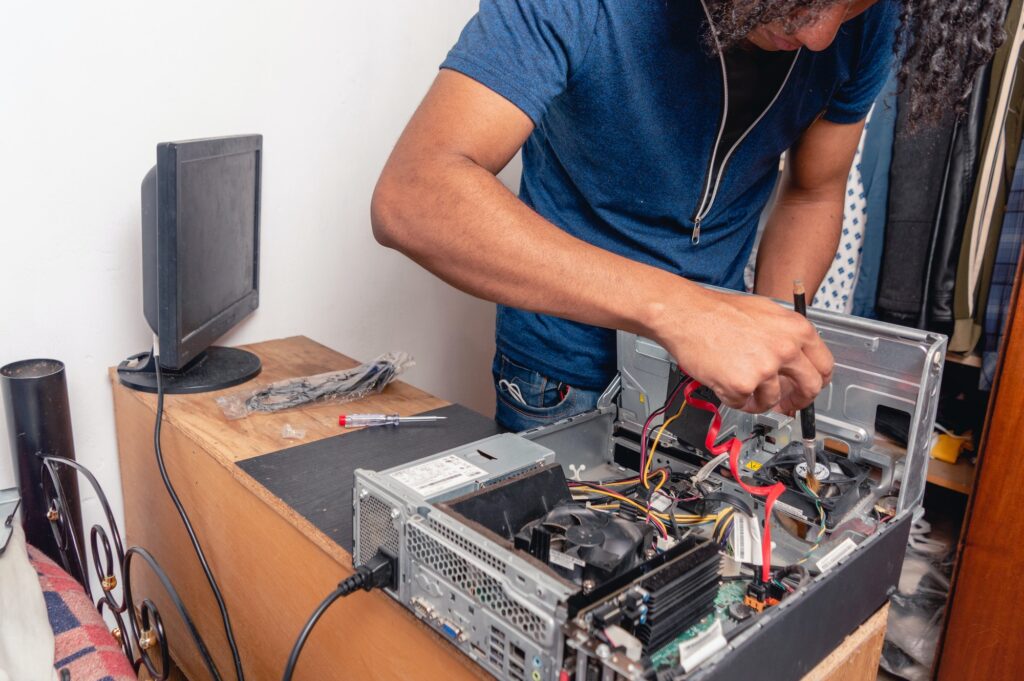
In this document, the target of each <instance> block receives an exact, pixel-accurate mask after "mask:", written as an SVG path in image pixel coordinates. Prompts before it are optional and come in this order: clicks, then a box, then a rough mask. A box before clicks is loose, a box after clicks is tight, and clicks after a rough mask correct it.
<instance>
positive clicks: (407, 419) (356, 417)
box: [338, 414, 448, 428]
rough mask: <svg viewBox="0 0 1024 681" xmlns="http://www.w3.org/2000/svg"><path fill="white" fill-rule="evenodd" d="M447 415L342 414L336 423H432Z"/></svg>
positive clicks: (349, 426)
mask: <svg viewBox="0 0 1024 681" xmlns="http://www.w3.org/2000/svg"><path fill="white" fill-rule="evenodd" d="M446 418H448V417H447V416H399V415H398V414H342V415H341V416H339V417H338V425H339V426H342V427H344V428H361V427H363V426H397V425H399V424H402V423H432V422H434V421H444V420H445V419H446Z"/></svg>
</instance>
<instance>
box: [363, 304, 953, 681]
mask: <svg viewBox="0 0 1024 681" xmlns="http://www.w3.org/2000/svg"><path fill="white" fill-rule="evenodd" d="M812 319H813V321H814V322H815V324H816V325H817V327H818V328H819V331H820V333H821V335H822V337H823V338H824V340H825V341H826V343H827V344H828V345H829V347H830V349H831V350H832V352H833V355H834V356H835V358H836V368H835V372H834V375H833V380H832V383H831V385H830V386H829V387H828V389H827V390H826V391H825V392H823V393H822V395H821V396H820V397H819V398H818V400H817V402H816V407H817V411H818V414H819V419H818V424H819V426H818V429H819V435H823V436H824V437H826V438H830V439H832V440H834V441H836V442H838V443H840V445H841V446H842V448H843V452H844V455H846V456H848V457H849V458H850V459H851V460H852V461H856V462H860V463H861V464H863V465H868V466H870V467H871V469H872V479H871V482H870V489H869V491H870V494H869V496H868V497H867V498H866V499H865V501H864V502H863V503H862V504H860V505H859V507H858V508H855V509H853V510H851V511H850V512H849V513H848V514H847V516H846V517H844V518H843V519H841V520H842V521H843V523H844V524H843V525H842V526H843V527H848V526H852V527H854V528H855V529H856V528H858V527H860V526H858V525H857V522H862V523H863V522H864V519H865V518H866V517H867V516H868V514H869V513H870V511H871V509H872V508H873V505H874V504H875V503H876V502H877V501H878V500H879V499H882V498H883V497H888V498H891V499H893V500H894V502H893V505H894V507H895V512H896V516H895V517H894V518H893V519H892V520H891V521H889V522H887V523H885V524H880V523H879V524H877V525H876V526H875V528H874V529H873V530H872V531H870V532H867V531H865V532H864V533H858V532H857V531H851V530H850V529H846V530H844V531H841V532H839V533H833V534H832V535H831V536H830V537H829V540H828V542H827V543H826V544H825V545H823V546H822V547H821V551H820V553H819V554H818V561H820V562H821V563H822V567H820V568H818V567H817V566H816V565H814V564H813V563H812V574H814V575H815V577H814V579H813V581H812V582H811V584H810V585H809V586H807V587H806V588H804V589H803V590H802V591H801V592H800V593H798V594H797V596H796V597H793V598H788V599H786V600H784V601H783V602H782V603H780V604H779V605H777V606H775V607H773V608H770V609H768V610H766V611H765V612H764V613H763V614H762V615H760V616H759V617H758V619H757V622H756V624H754V626H749V627H747V628H746V629H745V630H744V631H742V633H740V634H739V635H737V636H735V637H734V638H732V639H731V640H730V641H729V644H728V645H727V646H725V647H723V648H722V649H721V650H718V651H717V653H716V654H714V655H713V656H712V657H711V658H710V659H708V660H707V661H705V662H704V663H703V664H701V665H700V666H699V667H698V668H696V669H692V670H690V672H689V674H684V672H683V671H682V670H681V669H680V670H675V671H670V672H665V671H662V672H661V674H660V675H656V676H657V678H676V677H685V678H694V679H733V678H743V675H751V676H753V675H757V676H758V677H762V678H763V677H765V673H766V670H770V671H771V673H770V674H769V677H770V678H773V679H788V678H799V677H800V676H801V675H802V674H804V673H806V672H807V671H808V670H810V669H811V668H812V667H813V666H814V665H815V664H816V663H817V662H819V661H820V660H821V659H823V658H824V657H825V656H826V655H827V654H828V653H829V652H830V651H831V650H832V649H833V648H834V647H835V646H836V645H838V643H839V642H840V641H841V640H842V639H843V638H844V637H845V636H846V635H848V634H849V633H850V632H851V631H852V630H853V629H855V628H856V627H857V626H858V625H859V624H860V623H862V622H863V621H865V620H866V619H867V618H868V617H869V616H870V615H871V614H872V613H873V612H874V611H875V610H877V609H878V608H879V607H880V606H881V605H883V604H884V603H885V602H886V600H887V598H888V596H889V595H890V594H891V593H892V591H893V589H894V588H895V585H896V583H897V581H898V578H899V572H900V569H901V566H902V561H903V554H904V550H905V545H906V540H907V535H908V532H909V527H910V522H911V514H912V512H913V509H914V508H915V507H917V506H918V505H920V502H921V498H922V496H923V493H924V486H925V473H926V464H927V457H928V445H929V442H930V437H931V432H932V429H933V425H934V418H935V408H936V403H937V394H938V386H939V382H940V380H941V370H942V366H943V359H944V352H945V338H944V337H941V336H938V335H934V334H927V333H923V332H920V331H916V330H912V329H905V328H902V327H896V326H892V325H888V324H882V323H878V322H872V321H868V320H862V319H857V318H847V317H841V316H838V315H831V314H828V313H812ZM618 348H619V370H620V373H619V378H620V380H621V391H620V392H619V393H618V395H617V397H616V398H615V399H614V401H613V400H611V399H605V400H604V401H603V403H602V404H600V405H599V406H598V408H597V409H596V410H595V411H593V412H589V413H587V414H584V415H580V416H577V417H573V418H571V419H567V420H566V421H562V422H559V423H556V424H553V425H552V426H549V427H545V428H540V429H536V430H533V431H527V432H525V433H521V434H519V435H511V434H509V435H500V436H495V437H493V438H488V439H486V440H482V441H479V442H474V443H470V444H468V445H466V446H463V447H459V448H456V449H454V450H450V451H448V452H442V453H439V454H437V455H434V456H432V457H428V458H427V459H424V460H421V461H417V462H414V463H412V464H408V465H404V466H399V467H396V468H394V469H390V470H387V471H382V472H372V471H366V470H358V471H356V477H355V490H354V492H355V493H354V505H355V522H354V540H355V551H354V553H353V555H354V561H355V562H356V564H360V563H363V562H365V561H367V560H369V558H370V557H372V556H373V555H374V553H375V552H376V551H377V550H378V549H384V550H386V551H387V552H389V553H391V554H392V555H394V556H396V557H397V559H398V580H397V588H396V589H395V590H394V591H392V592H390V593H391V595H392V596H393V597H394V598H395V599H396V600H398V601H399V602H401V603H402V604H403V605H405V606H406V607H407V608H409V609H410V610H411V611H412V612H413V613H414V614H415V615H416V616H417V617H419V618H420V619H422V620H423V621H425V622H427V623H428V624H430V625H431V626H433V627H434V628H435V629H436V630H437V631H438V632H439V633H440V634H441V635H442V636H444V637H446V638H447V639H448V640H449V641H450V642H451V643H452V644H453V645H455V646H457V647H458V648H459V649H460V650H461V651H462V652H463V653H465V654H466V655H468V656H469V657H470V658H472V659H473V660H474V661H476V663H477V664H479V665H480V666H481V667H482V668H483V669H484V670H486V671H487V672H489V673H490V674H492V675H494V676H496V677H498V678H502V679H505V678H509V679H531V680H533V681H536V680H539V679H545V680H552V681H554V680H559V681H562V680H564V679H574V681H582V680H583V679H584V678H586V679H589V678H599V679H619V678H626V679H642V678H653V676H652V674H653V672H652V671H651V670H650V669H649V668H645V666H644V664H643V663H642V662H638V661H636V660H632V659H626V658H625V657H623V656H622V655H619V654H615V653H609V651H608V649H607V646H604V647H603V648H602V647H601V646H600V644H599V642H597V641H596V640H587V639H586V637H585V636H583V635H582V634H581V633H580V627H579V626H577V625H578V624H580V622H579V620H577V621H575V622H574V620H573V617H574V616H575V615H576V614H577V613H576V612H574V608H573V607H572V605H571V604H572V602H573V600H574V599H576V600H578V598H579V594H580V588H579V587H578V586H577V585H575V584H573V583H572V582H569V581H567V580H565V579H562V578H561V577H559V576H558V575H557V574H555V573H553V572H552V571H551V570H547V569H544V566H542V565H538V563H537V561H536V560H534V559H533V558H532V557H531V556H529V555H528V554H525V553H524V552H521V551H517V550H515V549H513V548H512V546H511V545H510V543H509V542H508V541H505V540H503V539H502V538H501V537H499V536H497V535H495V534H494V533H493V532H490V531H488V530H487V529H486V528H483V527H480V526H479V525H476V524H475V523H471V522H468V521H466V520H464V519H461V518H460V517H459V516H458V515H457V514H454V513H452V512H450V511H449V510H446V509H445V505H444V502H445V501H447V500H450V499H452V498H454V497H458V496H459V495H462V494H464V493H466V492H469V491H472V490H474V489H480V488H481V487H486V486H489V485H495V484H498V483H500V482H502V481H504V480H508V479H509V478H510V477H513V476H516V475H519V474H521V473H523V472H524V471H527V470H530V469H531V468H534V467H536V466H542V465H544V464H549V463H551V462H553V461H554V462H557V463H559V464H561V465H562V467H563V469H564V471H565V475H566V477H567V478H576V479H588V478H589V479H597V478H603V477H606V476H608V475H614V474H616V472H618V473H621V472H622V471H623V470H624V469H625V470H627V471H628V469H629V466H628V464H629V461H630V449H631V448H632V449H636V445H635V439H636V438H635V437H631V435H635V434H636V433H637V432H638V431H639V428H640V427H641V424H642V422H643V421H644V420H645V419H646V416H647V414H648V413H649V412H648V410H651V409H654V408H656V406H658V405H660V404H661V403H663V402H664V401H665V398H666V396H667V393H668V390H669V389H670V387H671V381H672V378H673V376H674V375H675V373H674V372H676V371H677V368H676V367H675V366H674V364H673V363H672V361H671V359H670V358H669V357H668V355H667V353H665V351H664V350H663V349H661V348H660V347H659V346H657V344H655V343H653V342H651V341H648V340H646V339H643V338H639V337H637V336H634V335H631V334H627V333H620V334H619V336H618ZM880 406H881V407H886V408H891V409H897V410H899V411H902V412H904V413H906V414H907V415H909V418H910V421H909V438H908V446H907V447H906V449H905V450H903V449H900V448H896V447H893V446H892V445H891V443H888V442H886V441H884V438H881V437H879V436H878V434H877V433H876V430H875V420H876V414H877V411H878V408H879V407H880ZM723 416H724V419H725V426H724V427H723V432H730V433H733V434H736V435H738V436H740V437H741V438H744V437H748V436H749V434H750V433H752V432H755V428H757V429H759V431H758V432H761V433H762V434H763V433H765V432H768V433H771V435H772V437H771V439H772V441H773V443H772V445H771V446H769V445H767V444H766V443H765V442H764V439H763V438H762V439H761V441H762V446H760V447H756V446H752V445H748V446H746V447H745V449H744V456H743V460H744V461H745V462H747V463H749V462H750V461H754V462H757V461H758V460H759V459H764V458H766V457H770V456H771V455H772V453H773V451H775V450H777V449H779V448H781V447H783V446H784V445H785V443H786V442H788V441H791V440H797V439H799V436H800V434H799V425H798V423H797V422H794V421H792V420H789V419H786V418H783V417H779V416H777V415H765V416H751V415H747V414H742V413H738V412H732V411H730V410H728V409H723ZM693 449H694V448H693V447H692V446H691V443H687V442H684V441H682V440H681V439H680V438H676V437H674V436H673V435H672V434H670V433H666V435H665V443H664V446H663V447H659V450H658V456H657V457H656V465H666V466H669V467H670V468H672V469H673V470H676V469H677V467H681V468H682V469H684V470H688V468H687V467H688V466H689V464H688V463H687V461H686V455H687V454H688V453H689V454H692V453H693V452H692V450H693ZM716 481H717V483H718V484H720V485H722V486H723V487H726V488H728V487H729V486H730V485H732V486H734V484H733V483H732V482H731V481H730V480H726V479H720V478H717V477H716ZM757 510H758V511H760V510H761V509H760V507H758V509H757ZM777 536H778V541H777V546H776V549H775V553H776V554H777V555H779V556H780V561H781V562H782V563H785V562H786V561H787V560H794V559H795V557H796V556H799V555H800V551H801V550H802V549H801V546H800V545H799V543H798V542H795V541H792V540H790V539H789V538H788V537H787V535H786V534H785V533H783V532H779V533H778V535H777ZM826 556H830V557H831V558H829V559H828V561H829V564H828V566H827V567H825V565H824V564H825V559H824V557H826ZM569 660H571V661H572V663H571V664H569V662H568V661H569Z"/></svg>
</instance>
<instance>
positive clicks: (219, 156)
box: [118, 135, 263, 393]
mask: <svg viewBox="0 0 1024 681" xmlns="http://www.w3.org/2000/svg"><path fill="white" fill-rule="evenodd" d="M262 151H263V137H262V136H261V135H240V136H236V137H218V138H210V139H201V140H189V141H185V142H165V143H162V144H159V145H157V149H156V158H157V163H156V165H155V166H154V167H153V168H152V169H151V170H150V171H149V172H148V173H147V174H146V177H145V179H143V181H142V282H143V310H144V313H145V317H146V321H147V322H149V326H150V328H152V329H153V333H154V334H156V336H157V338H158V350H159V353H158V354H159V362H160V369H161V378H162V379H163V388H164V390H165V392H167V393H191V392H205V391H208V390H218V389H221V388H227V387H230V386H233V385H237V384H239V383H242V382H243V381H246V380H248V379H249V378H252V377H253V376H255V375H256V374H258V373H259V371H260V361H259V358H257V357H256V356H255V355H254V354H252V353H250V352H246V351H244V350H238V349H234V348H222V347H216V346H214V345H213V343H214V342H215V341H216V340H217V339H218V338H220V337H221V336H222V335H224V334H225V333H227V332H228V331H229V330H230V329H231V328H232V327H234V326H235V325H236V324H238V323H239V322H240V321H241V320H242V319H243V318H244V317H246V316H247V315H249V314H251V313H252V312H253V311H254V310H255V309H256V307H257V306H258V305H259V232H260V175H261V169H262V161H263V158H262ZM118 376H119V378H120V380H121V382H122V383H123V384H125V385H127V386H129V387H131V388H135V389H137V390H144V391H147V392H154V391H155V390H156V373H155V364H154V358H153V357H152V353H149V352H144V353H139V354H137V355H133V356H132V357H130V358H128V359H127V360H125V361H124V362H122V363H121V365H120V366H119V367H118Z"/></svg>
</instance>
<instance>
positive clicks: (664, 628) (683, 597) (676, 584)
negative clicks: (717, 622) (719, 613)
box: [634, 541, 721, 653]
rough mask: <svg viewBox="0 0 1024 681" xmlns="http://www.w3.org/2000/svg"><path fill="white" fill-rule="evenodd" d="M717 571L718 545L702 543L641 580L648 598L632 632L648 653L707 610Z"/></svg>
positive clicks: (683, 629) (716, 592)
mask: <svg viewBox="0 0 1024 681" xmlns="http://www.w3.org/2000/svg"><path fill="white" fill-rule="evenodd" d="M720 570H721V565H720V559H719V555H718V547H717V546H715V544H714V543H713V542H710V541H708V542H705V543H703V544H701V545H699V546H697V547H695V548H694V549H693V550H692V551H690V552H689V553H687V554H685V555H683V556H680V558H679V559H678V560H676V561H673V562H672V563H670V564H668V565H666V566H665V568H664V569H662V570H658V571H657V572H655V573H654V574H652V575H651V576H650V577H648V578H647V579H644V580H643V582H642V583H641V586H643V588H644V589H646V590H647V591H648V592H649V593H650V594H651V598H650V600H649V601H648V603H647V607H648V611H647V621H646V622H645V623H644V624H641V625H639V626H638V627H637V628H636V630H635V631H634V634H635V635H636V637H637V638H638V639H640V641H641V642H642V643H643V644H644V651H645V652H647V653H652V652H654V651H655V650H658V649H659V648H661V647H662V646H664V645H665V644H667V643H669V642H671V641H672V639H674V638H675V637H676V636H678V635H679V634H681V633H683V632H684V631H686V630H687V629H689V628H690V627H691V626H693V625H694V624H696V623H697V622H698V621H699V620H700V619H701V618H702V617H704V616H705V615H707V614H708V613H709V612H711V610H712V608H713V607H714V604H715V596H716V595H717V594H718V580H719V574H720Z"/></svg>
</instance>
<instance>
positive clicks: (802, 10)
mask: <svg viewBox="0 0 1024 681" xmlns="http://www.w3.org/2000/svg"><path fill="white" fill-rule="evenodd" d="M848 1H849V0H706V2H707V7H708V10H709V13H710V14H711V20H712V26H713V28H712V29H711V30H709V31H708V36H707V39H708V44H709V47H715V46H716V45H717V46H720V48H721V49H723V50H725V49H728V48H729V47H731V46H733V45H736V44H737V43H739V42H741V41H742V40H743V39H744V38H745V37H746V36H747V34H749V33H750V32H751V31H752V30H754V29H755V28H757V27H758V26H761V25H763V24H767V23H769V22H772V21H780V22H781V23H782V25H783V26H784V27H785V28H786V30H787V31H790V30H796V29H797V28H799V27H800V26H802V25H805V24H807V23H809V22H811V21H813V20H814V19H815V18H816V17H817V15H818V13H819V12H821V11H822V10H824V9H827V8H829V7H831V6H833V5H835V4H837V3H839V2H848ZM896 1H897V2H899V3H900V6H901V12H900V27H899V30H898V31H897V33H896V36H895V37H894V41H893V49H894V50H895V51H896V53H897V55H901V56H902V62H901V65H900V71H899V82H900V88H901V90H905V91H906V92H907V95H908V99H907V101H908V102H909V107H910V111H909V119H908V120H909V122H910V125H911V127H917V125H919V124H925V125H927V124H929V123H934V122H936V121H938V120H939V119H941V118H942V116H943V115H945V114H948V113H949V112H950V109H951V108H952V110H953V111H954V112H955V113H958V114H959V113H962V112H963V111H964V109H965V106H966V103H967V100H968V99H969V98H970V95H971V88H972V86H973V84H974V81H975V74H976V73H977V71H978V69H979V68H981V67H982V66H984V65H985V64H986V63H988V62H989V61H990V60H991V59H992V55H993V54H994V53H995V51H996V50H997V49H998V48H999V46H1000V45H1002V43H1003V41H1004V40H1005V39H1006V34H1005V31H1004V30H1003V20H1004V18H1005V14H1006V0H896Z"/></svg>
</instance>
